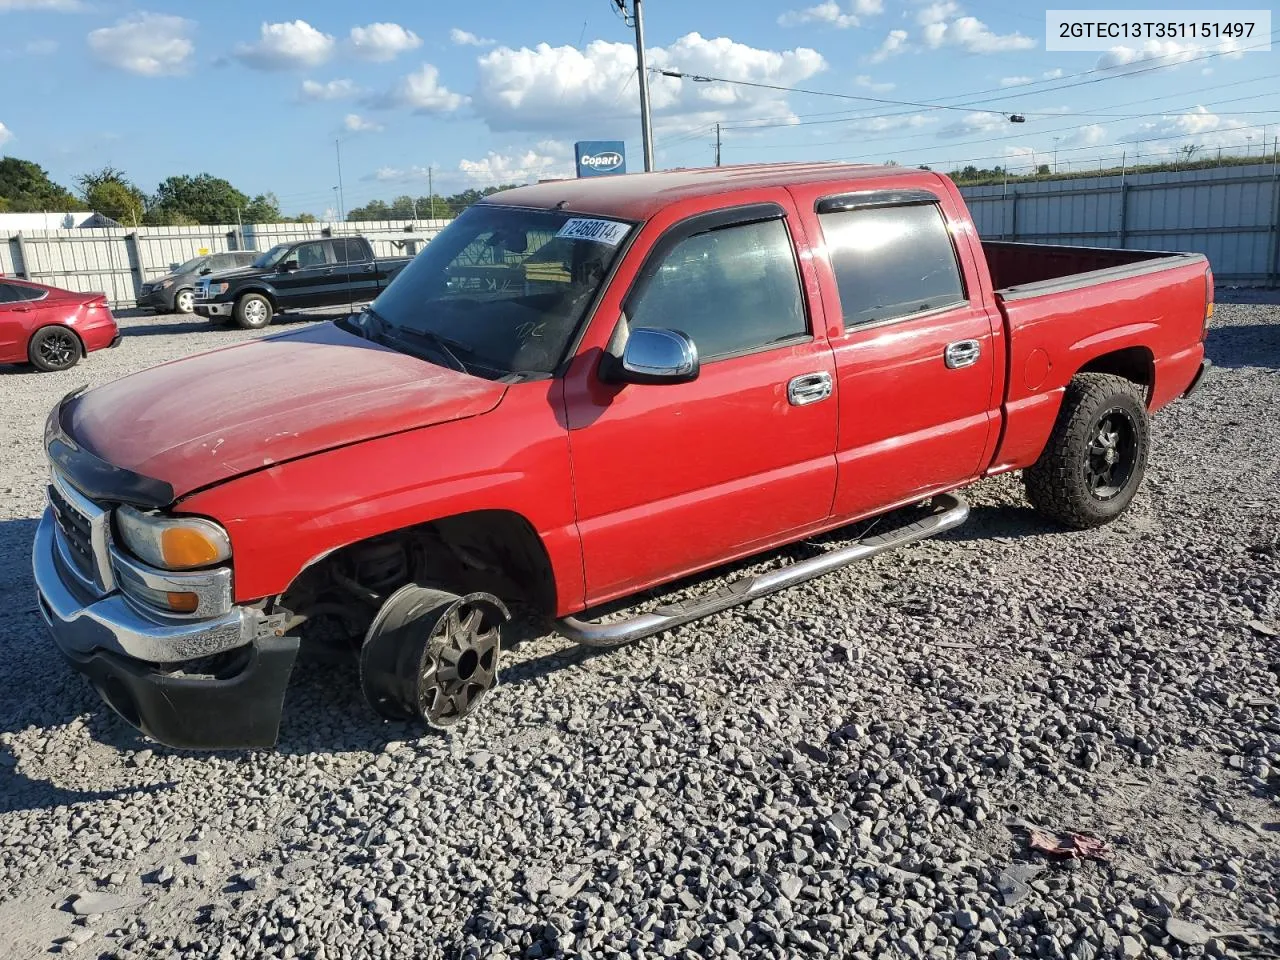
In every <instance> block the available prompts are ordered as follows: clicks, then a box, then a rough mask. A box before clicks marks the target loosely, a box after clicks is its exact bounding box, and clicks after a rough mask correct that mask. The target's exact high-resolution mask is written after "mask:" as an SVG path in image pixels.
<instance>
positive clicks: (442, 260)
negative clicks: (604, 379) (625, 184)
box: [351, 204, 631, 378]
mask: <svg viewBox="0 0 1280 960" xmlns="http://www.w3.org/2000/svg"><path fill="white" fill-rule="evenodd" d="M630 230H631V225H630V224H628V223H623V222H621V221H618V220H610V219H605V218H601V217H584V216H573V215H572V214H568V213H558V212H553V211H544V210H525V209H513V208H509V207H500V206H496V205H491V204H477V205H476V206H474V207H471V208H470V209H468V210H466V211H465V212H463V213H462V214H461V215H460V216H459V217H458V218H457V219H456V220H454V221H453V223H451V224H450V225H449V226H448V227H446V228H445V229H444V230H442V231H441V232H440V234H439V235H438V236H437V237H436V238H435V239H434V240H432V241H431V243H429V244H428V245H427V248H426V249H425V250H424V251H423V252H422V253H421V254H419V255H418V256H417V257H416V258H415V259H414V260H413V261H412V262H410V263H409V265H408V266H406V267H405V268H404V270H403V271H402V272H401V273H400V275H399V276H398V277H396V279H395V281H394V282H393V283H392V284H391V285H390V286H389V287H387V289H386V290H384V291H383V292H382V294H381V295H380V296H379V297H378V298H377V299H376V300H375V301H374V302H373V305H372V307H371V309H370V310H369V311H367V312H366V313H365V314H363V315H362V316H360V317H359V318H354V319H353V321H352V322H351V325H352V326H353V327H355V328H356V329H357V330H358V332H360V333H362V334H363V335H365V336H369V337H371V338H374V339H378V338H381V339H383V340H384V341H386V342H388V343H389V344H390V345H392V346H394V347H395V348H396V349H399V350H403V351H405V352H413V353H417V352H419V351H421V352H422V354H423V355H424V356H429V357H430V358H431V359H435V358H438V357H439V356H440V354H441V353H442V352H445V353H446V354H447V359H450V360H452V361H457V363H456V364H455V365H460V366H463V367H465V368H466V369H467V370H468V371H470V372H474V373H477V374H478V375H489V376H493V377H495V378H496V377H502V376H505V375H509V374H548V373H551V372H552V371H553V370H555V368H556V367H557V366H558V365H559V363H560V361H561V359H562V357H563V355H564V352H565V349H566V347H567V346H568V344H569V343H570V341H571V340H572V338H573V336H574V333H575V331H576V330H577V328H578V324H579V323H580V322H581V320H582V317H583V314H584V312H585V311H586V309H587V307H588V306H589V305H590V303H591V302H592V300H593V299H594V297H595V294H596V292H597V291H598V290H599V288H600V285H601V283H603V281H604V278H605V276H606V275H607V274H608V272H609V269H610V267H611V266H612V265H613V261H614V259H615V258H616V257H617V255H618V251H619V250H620V249H621V245H622V241H623V240H624V239H625V238H626V236H627V234H628V233H629V232H630ZM442 345H443V350H442Z"/></svg>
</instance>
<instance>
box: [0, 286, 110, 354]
mask: <svg viewBox="0 0 1280 960" xmlns="http://www.w3.org/2000/svg"><path fill="white" fill-rule="evenodd" d="M119 341H120V328H119V327H117V326H116V318H115V317H113V316H112V315H111V308H110V307H108V306H107V298H106V297H105V296H104V295H102V294H101V293H77V292H76V291H74V290H63V289H61V288H59V287H50V286H46V285H45V284H43V283H34V282H32V281H30V280H15V279H13V278H12V277H0V363H29V364H31V365H32V366H33V367H35V368H36V369H37V370H43V371H46V372H47V371H50V370H69V369H70V368H71V367H74V366H75V365H76V364H77V363H79V362H80V358H81V357H83V356H84V355H85V354H86V353H89V352H91V351H93V350H102V349H103V348H105V347H114V346H115V345H116V344H117V343H118V342H119Z"/></svg>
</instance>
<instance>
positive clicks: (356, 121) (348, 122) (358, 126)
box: [342, 113, 383, 133]
mask: <svg viewBox="0 0 1280 960" xmlns="http://www.w3.org/2000/svg"><path fill="white" fill-rule="evenodd" d="M342 128H343V129H344V130H346V131H347V132H348V133H379V132H380V131H381V130H382V129H383V127H382V124H380V123H378V122H376V121H374V120H367V119H365V118H364V117H362V116H360V114H358V113H348V114H347V115H346V116H345V117H343V118H342Z"/></svg>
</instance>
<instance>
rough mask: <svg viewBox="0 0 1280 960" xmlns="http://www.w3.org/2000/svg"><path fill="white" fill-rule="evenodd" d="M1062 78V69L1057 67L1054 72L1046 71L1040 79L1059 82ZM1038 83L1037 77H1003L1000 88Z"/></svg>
mask: <svg viewBox="0 0 1280 960" xmlns="http://www.w3.org/2000/svg"><path fill="white" fill-rule="evenodd" d="M1061 76H1062V68H1061V67H1057V68H1055V69H1053V70H1046V71H1045V72H1044V73H1042V74H1040V79H1041V80H1057V79H1058V78H1059V77H1061ZM1037 82H1038V81H1037V80H1036V78H1035V77H1001V78H1000V86H1002V87H1017V86H1021V85H1022V84H1025V83H1037Z"/></svg>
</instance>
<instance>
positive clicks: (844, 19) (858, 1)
mask: <svg viewBox="0 0 1280 960" xmlns="http://www.w3.org/2000/svg"><path fill="white" fill-rule="evenodd" d="M849 7H850V12H849V13H845V11H844V8H843V7H842V6H841V5H840V4H839V3H837V2H836V0H824V2H822V3H819V4H816V5H815V6H812V7H805V8H804V9H803V10H788V11H787V12H786V13H784V14H783V15H782V16H780V17H778V23H779V24H781V25H782V26H784V27H798V26H801V25H802V24H806V23H819V24H823V25H825V26H828V27H835V28H836V29H838V30H843V29H845V28H846V27H856V26H858V24H860V23H861V22H862V20H861V18H862V17H867V16H872V15H874V14H877V13H883V12H884V2H883V0H853V3H851V4H850V5H849Z"/></svg>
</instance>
